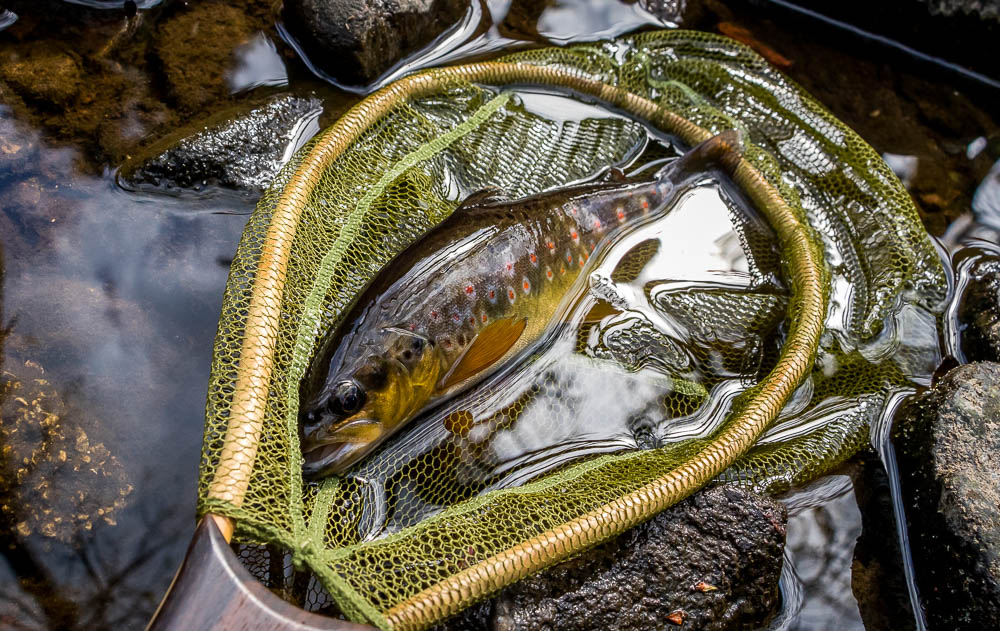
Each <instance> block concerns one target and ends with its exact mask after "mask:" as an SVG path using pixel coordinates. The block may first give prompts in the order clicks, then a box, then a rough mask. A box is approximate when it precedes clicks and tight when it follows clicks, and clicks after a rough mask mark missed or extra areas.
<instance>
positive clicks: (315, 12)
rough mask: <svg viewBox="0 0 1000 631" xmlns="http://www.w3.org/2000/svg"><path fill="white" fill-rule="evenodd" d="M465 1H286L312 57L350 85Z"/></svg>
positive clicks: (429, 36)
mask: <svg viewBox="0 0 1000 631" xmlns="http://www.w3.org/2000/svg"><path fill="white" fill-rule="evenodd" d="M468 6H469V5H468V2H466V1H465V0H365V1H363V2H354V1H352V0H287V1H286V2H285V6H284V11H283V17H284V19H285V24H286V25H287V26H288V28H289V29H290V30H291V32H292V34H293V35H294V36H295V37H296V39H298V41H299V43H300V44H301V45H302V47H303V49H304V50H305V53H306V55H307V56H308V57H309V59H310V61H311V62H312V63H314V64H316V65H317V66H319V67H320V68H322V69H323V70H324V71H325V72H327V73H328V74H330V75H331V76H333V77H334V78H336V79H337V80H339V81H342V82H344V83H347V84H365V83H370V82H372V81H373V80H374V79H376V78H378V77H379V75H381V74H382V73H384V72H385V71H386V70H388V69H389V68H390V67H391V66H392V65H393V64H395V63H396V62H397V61H399V60H400V59H402V58H403V57H405V56H406V55H409V54H410V53H412V52H415V51H417V50H419V49H420V48H423V47H424V46H426V45H427V44H429V43H430V42H431V41H432V40H433V39H434V38H435V37H437V36H438V35H440V34H441V33H443V32H444V31H445V30H447V29H448V27H450V26H452V25H454V24H455V23H456V22H458V20H459V18H461V17H462V16H463V15H465V12H466V11H467V10H468Z"/></svg>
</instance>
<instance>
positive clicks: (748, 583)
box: [438, 486, 788, 631]
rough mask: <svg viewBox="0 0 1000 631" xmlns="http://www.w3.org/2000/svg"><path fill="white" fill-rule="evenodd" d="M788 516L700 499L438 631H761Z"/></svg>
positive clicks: (754, 500) (756, 504) (754, 501)
mask: <svg viewBox="0 0 1000 631" xmlns="http://www.w3.org/2000/svg"><path fill="white" fill-rule="evenodd" d="M787 518H788V516H787V513H786V512H785V508H784V507H783V506H782V505H781V504H779V503H778V502H776V501H774V500H772V499H770V498H767V497H763V496H759V495H753V494H751V493H748V492H746V491H743V490H741V489H739V488H737V487H735V486H720V487H716V488H713V489H710V490H708V491H704V492H701V493H697V494H695V495H694V496H693V497H690V498H688V499H687V500H685V501H683V502H681V503H680V504H677V505H676V506H674V507H672V508H670V509H668V510H666V511H664V512H663V513H660V514H659V515H657V516H656V517H654V518H653V519H652V520H651V521H649V522H647V523H645V524H642V525H640V526H638V527H636V528H634V529H632V530H630V531H628V532H626V533H625V534H623V535H621V536H619V537H617V538H616V539H613V540H612V541H610V542H608V543H605V544H603V545H600V546H598V547H596V548H594V549H593V550H590V551H588V552H586V553H584V554H582V555H580V556H578V557H576V558H574V559H571V560H569V561H566V562H564V563H561V564H560V565H557V566H555V567H553V568H550V569H548V570H545V571H543V572H541V573H539V574H537V575H535V576H533V577H531V578H528V579H526V580H524V581H521V582H519V583H516V584H514V585H512V586H510V587H508V588H506V589H505V590H503V591H502V592H501V593H500V594H499V595H498V596H497V597H495V598H493V599H491V600H489V601H487V602H485V603H481V604H479V605H477V606H475V607H473V608H471V609H470V610H468V611H466V612H464V613H463V614H460V615H459V616H458V617H456V618H453V619H451V620H449V621H447V622H446V623H444V624H442V625H439V626H438V630H439V631H445V630H448V631H457V630H459V629H470V630H471V629H484V628H486V629H495V630H513V629H518V630H530V629H538V630H542V629H544V630H548V631H556V630H564V629H576V630H583V629H594V630H601V631H603V630H605V629H617V630H619V631H626V630H632V629H635V630H640V629H641V630H644V631H645V630H647V629H663V628H669V627H672V626H675V625H682V626H681V628H683V629H689V630H691V629H699V630H701V629H712V630H721V629H741V628H744V627H747V628H757V627H761V626H763V625H764V623H765V622H766V621H767V620H768V619H769V618H770V617H771V615H772V613H773V612H774V610H775V607H776V606H777V604H778V602H779V596H778V578H779V576H780V574H781V564H782V553H783V550H784V544H785V523H786V521H787Z"/></svg>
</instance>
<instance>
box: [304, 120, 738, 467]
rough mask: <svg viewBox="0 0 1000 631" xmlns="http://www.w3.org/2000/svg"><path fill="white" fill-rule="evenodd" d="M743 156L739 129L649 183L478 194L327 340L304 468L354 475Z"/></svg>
mask: <svg viewBox="0 0 1000 631" xmlns="http://www.w3.org/2000/svg"><path fill="white" fill-rule="evenodd" d="M739 155H740V138H739V135H738V133H737V132H735V131H729V132H724V133H722V134H719V135H718V136H715V137H714V138H711V139H709V140H707V141H705V142H703V143H701V144H700V145H698V146H697V147H695V148H694V149H692V150H690V151H688V152H687V153H686V154H684V155H683V156H682V157H681V158H679V159H677V160H674V161H673V162H671V163H670V164H668V165H667V166H666V167H664V168H663V169H661V170H660V171H659V172H658V173H657V174H656V177H655V178H654V179H652V180H648V181H638V182H620V183H598V184H584V185H579V186H573V187H567V188H563V189H559V190H554V191H550V192H546V193H540V194H537V195H533V196H531V197H527V198H524V199H519V200H514V201H502V200H499V199H498V198H497V196H496V194H495V192H492V191H481V192H480V193H476V194H473V195H471V196H470V197H469V198H468V199H466V200H465V202H463V204H462V205H461V206H460V207H459V208H458V209H456V210H455V211H454V213H453V214H452V215H451V216H450V217H449V218H448V219H446V220H445V221H444V222H442V223H441V224H440V225H438V226H437V227H435V228H433V229H432V230H430V231H428V233H427V234H425V235H424V236H423V237H421V238H420V239H418V240H417V241H416V242H415V243H413V244H412V245H411V246H410V247H408V248H407V249H405V250H404V251H402V252H401V253H400V254H399V255H398V256H397V257H396V258H395V259H393V261H392V262H390V264H389V265H387V266H386V267H385V268H384V269H383V271H382V272H381V273H379V274H378V275H377V276H376V277H375V278H374V279H373V280H372V282H371V283H370V284H369V286H368V287H367V288H366V289H365V291H364V292H363V293H362V294H361V295H360V296H359V297H358V299H357V300H356V301H355V303H354V304H353V305H352V307H351V308H350V311H349V312H348V313H347V314H346V317H345V318H344V320H343V321H342V323H341V325H340V326H339V327H338V328H337V329H336V330H334V331H333V332H332V334H331V335H330V336H328V337H327V339H325V340H324V342H323V344H322V345H321V348H320V351H319V352H318V353H317V355H316V357H315V358H314V361H313V362H312V365H311V366H310V368H309V371H308V373H307V375H306V377H305V379H303V382H302V386H301V392H300V395H301V399H300V400H301V401H302V406H301V411H300V416H299V421H300V427H301V430H302V433H301V438H302V451H303V455H304V459H305V465H304V470H303V473H304V475H305V476H306V477H307V478H318V477H322V476H325V475H331V474H338V475H339V474H341V473H343V472H344V471H345V470H346V469H347V468H348V467H350V466H351V465H353V464H354V463H356V462H357V461H358V460H359V459H361V458H362V457H363V456H364V455H366V454H367V453H369V452H370V451H372V450H373V449H374V448H375V447H376V446H377V445H379V444H380V443H382V442H383V441H385V440H386V439H387V438H388V437H389V436H391V435H392V434H394V433H395V432H396V431H398V430H399V429H400V428H401V427H403V426H404V425H406V424H407V423H408V422H409V421H410V420H412V419H413V418H414V417H416V416H417V415H418V414H420V412H422V411H423V410H426V409H427V408H429V407H431V406H433V405H435V404H437V403H439V402H440V401H442V400H443V399H445V398H447V397H449V396H453V395H454V394H456V393H457V392H459V391H461V390H464V389H465V388H468V387H469V386H471V385H473V384H475V383H477V382H479V381H480V380H482V379H483V378H484V377H486V376H487V375H488V374H490V373H492V372H493V371H494V370H496V369H497V368H498V367H500V366H502V365H504V364H505V363H507V361H508V360H509V359H511V358H513V357H514V356H516V355H518V354H519V353H520V352H521V351H523V350H525V349H526V348H528V347H530V346H531V345H532V344H534V343H535V342H537V341H538V340H539V339H540V338H541V337H542V334H543V333H544V331H545V330H546V328H547V327H548V326H549V325H550V324H552V323H555V322H558V319H559V316H560V315H561V310H562V309H563V308H564V306H563V305H562V303H563V302H564V298H565V297H566V295H567V293H568V292H569V290H570V288H571V287H572V286H573V285H574V283H575V282H576V280H577V279H578V278H579V277H580V274H581V273H582V272H583V271H584V270H585V269H586V267H587V261H588V259H589V258H590V256H591V255H592V253H593V252H594V250H595V249H596V248H597V247H599V245H600V244H601V242H602V241H603V240H605V239H607V238H608V237H609V236H610V235H613V234H614V233H615V232H616V231H617V230H618V229H620V228H621V227H622V226H623V225H626V224H628V223H630V222H634V221H637V220H638V219H640V218H642V217H646V216H650V215H654V216H655V214H656V213H660V212H664V211H665V209H666V208H668V207H669V205H670V204H671V203H672V202H673V200H674V199H675V197H676V194H677V192H678V189H679V188H680V187H681V185H682V184H683V183H684V182H686V181H688V180H690V179H691V178H694V177H700V176H701V175H702V174H703V172H704V171H706V170H708V169H711V168H713V167H721V166H723V165H725V166H727V167H729V168H731V167H732V165H733V164H734V162H732V161H733V160H734V159H738V157H739Z"/></svg>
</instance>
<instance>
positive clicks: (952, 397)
mask: <svg viewBox="0 0 1000 631" xmlns="http://www.w3.org/2000/svg"><path fill="white" fill-rule="evenodd" d="M895 434H896V436H895V439H894V440H895V443H896V445H897V455H898V458H899V465H900V478H901V481H902V484H903V495H904V500H905V508H906V515H907V522H908V524H907V526H908V528H909V533H910V547H911V550H912V553H913V556H914V567H915V572H916V577H917V585H918V588H919V590H920V594H921V597H922V599H923V602H924V606H925V609H926V613H927V622H928V624H929V626H930V628H932V629H954V628H961V629H996V628H998V627H1000V364H995V363H992V362H983V363H978V364H966V365H964V366H959V367H958V368H956V369H954V370H952V371H951V372H950V373H948V374H947V375H946V376H945V377H944V379H942V380H941V381H940V382H939V383H938V384H936V385H935V386H934V387H933V388H931V389H930V390H928V391H927V392H925V393H924V394H922V395H920V396H919V397H916V398H915V399H913V400H912V401H911V402H909V403H908V404H907V405H906V406H905V407H904V409H903V410H901V412H900V416H897V425H896V427H895Z"/></svg>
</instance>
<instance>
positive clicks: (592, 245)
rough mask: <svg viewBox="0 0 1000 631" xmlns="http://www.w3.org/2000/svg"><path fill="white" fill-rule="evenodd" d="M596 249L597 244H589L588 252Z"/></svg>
mask: <svg viewBox="0 0 1000 631" xmlns="http://www.w3.org/2000/svg"><path fill="white" fill-rule="evenodd" d="M596 247H597V244H596V243H591V244H590V251H591V252H593V251H594V248H596Z"/></svg>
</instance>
